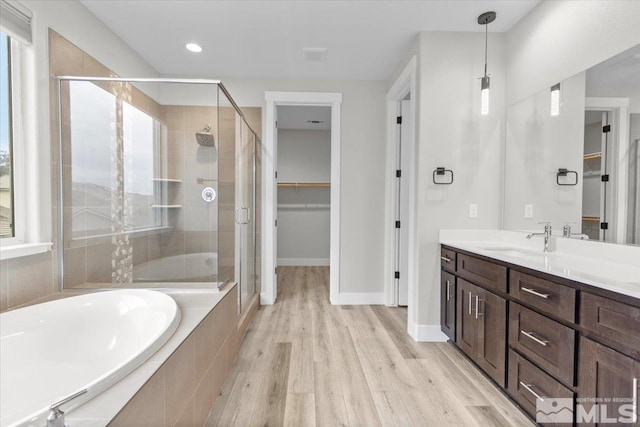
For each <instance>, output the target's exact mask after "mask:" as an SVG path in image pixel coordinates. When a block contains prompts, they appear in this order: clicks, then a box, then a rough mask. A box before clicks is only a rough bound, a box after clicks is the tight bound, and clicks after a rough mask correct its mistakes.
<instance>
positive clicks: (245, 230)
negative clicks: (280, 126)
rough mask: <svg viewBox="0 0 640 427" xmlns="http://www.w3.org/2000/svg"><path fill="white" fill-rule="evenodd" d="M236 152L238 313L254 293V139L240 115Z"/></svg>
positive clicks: (237, 118) (243, 308)
mask: <svg viewBox="0 0 640 427" xmlns="http://www.w3.org/2000/svg"><path fill="white" fill-rule="evenodd" d="M236 120H237V122H236V123H237V125H236V130H237V133H236V144H237V148H238V150H237V153H238V178H239V179H238V184H237V191H238V197H237V199H236V223H237V226H236V227H237V233H236V235H237V237H238V239H239V242H240V244H239V245H238V252H239V253H238V256H239V263H237V265H238V266H239V274H238V275H237V278H238V283H239V285H240V292H239V296H240V311H241V312H243V311H244V310H245V308H246V306H247V304H248V303H249V301H250V300H251V297H252V296H253V294H254V293H255V290H256V283H255V282H256V217H257V215H256V137H255V134H254V133H253V131H252V130H251V128H250V127H249V126H248V125H247V124H246V123H245V122H244V120H243V119H242V117H241V116H239V115H237V116H236Z"/></svg>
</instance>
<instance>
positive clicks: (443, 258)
mask: <svg viewBox="0 0 640 427" xmlns="http://www.w3.org/2000/svg"><path fill="white" fill-rule="evenodd" d="M440 259H441V260H443V261H444V262H451V258H447V257H446V256H441V257H440Z"/></svg>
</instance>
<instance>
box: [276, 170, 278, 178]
mask: <svg viewBox="0 0 640 427" xmlns="http://www.w3.org/2000/svg"><path fill="white" fill-rule="evenodd" d="M276 179H278V171H276Z"/></svg>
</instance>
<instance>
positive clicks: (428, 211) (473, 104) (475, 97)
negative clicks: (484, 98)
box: [409, 32, 506, 330]
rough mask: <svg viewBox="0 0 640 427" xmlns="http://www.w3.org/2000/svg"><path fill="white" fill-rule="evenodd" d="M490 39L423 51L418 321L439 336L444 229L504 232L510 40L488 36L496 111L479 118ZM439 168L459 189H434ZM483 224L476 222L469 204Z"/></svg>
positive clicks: (440, 35)
mask: <svg viewBox="0 0 640 427" xmlns="http://www.w3.org/2000/svg"><path fill="white" fill-rule="evenodd" d="M483 51H484V34H483V33H457V32H427V33H422V34H421V36H420V47H419V78H418V79H419V81H420V83H419V85H420V89H419V100H418V102H419V116H418V117H419V123H418V126H419V140H418V147H417V148H418V153H417V155H418V169H417V171H418V191H417V215H418V265H419V271H418V313H417V318H416V319H409V320H410V321H414V322H415V323H417V324H418V325H425V326H427V327H430V328H432V329H438V330H439V326H438V325H439V324H440V307H439V304H440V303H439V301H440V299H439V298H440V256H439V251H440V247H439V242H438V230H439V229H441V228H469V229H491V228H500V218H501V203H502V177H503V171H502V169H503V152H504V116H505V115H504V111H505V110H504V108H505V103H504V99H505V62H506V58H505V51H506V46H505V36H504V34H489V73H490V74H491V109H490V113H489V115H487V116H481V115H480V81H479V80H478V77H481V76H482V75H483V72H484V70H483V68H484V54H483V53H484V52H483ZM438 166H444V167H446V168H447V169H452V170H453V171H454V173H455V181H454V184H453V185H434V184H432V172H433V170H434V169H435V168H436V167H438ZM470 203H475V204H478V217H477V218H469V215H468V213H469V204H470Z"/></svg>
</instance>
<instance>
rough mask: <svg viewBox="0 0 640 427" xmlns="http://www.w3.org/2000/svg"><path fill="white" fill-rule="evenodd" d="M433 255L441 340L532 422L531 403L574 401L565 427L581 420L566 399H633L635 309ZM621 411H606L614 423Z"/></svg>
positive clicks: (478, 262) (563, 284) (591, 292)
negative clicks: (438, 285)
mask: <svg viewBox="0 0 640 427" xmlns="http://www.w3.org/2000/svg"><path fill="white" fill-rule="evenodd" d="M442 254H443V256H444V254H446V258H447V259H448V260H450V261H448V262H445V261H444V260H443V261H442V264H441V266H442V269H441V297H442V301H441V308H442V314H441V320H442V330H443V332H445V333H446V334H447V336H449V338H450V341H451V342H452V343H453V344H454V345H455V346H457V347H458V348H459V349H460V350H461V351H462V352H463V353H464V354H465V355H466V356H467V357H468V358H469V359H471V360H472V361H473V362H475V364H476V365H477V366H478V367H479V368H480V369H481V370H482V371H484V372H485V373H486V374H487V375H488V376H489V377H490V378H491V379H493V380H494V381H495V383H496V384H497V385H498V386H499V387H500V388H502V389H503V390H505V391H506V392H507V394H508V395H509V396H510V397H511V398H512V399H513V400H514V401H515V402H516V403H517V404H518V406H519V407H520V408H521V409H522V410H523V411H524V412H525V413H527V414H528V415H529V416H530V417H531V418H532V419H535V417H536V402H537V399H538V398H539V397H541V398H543V399H551V398H565V399H574V405H573V407H572V410H573V411H574V422H575V421H576V419H575V416H576V415H575V414H576V413H577V412H578V409H580V410H587V411H589V410H590V406H589V405H588V404H583V403H582V402H579V403H580V405H578V406H579V408H578V407H577V406H576V402H575V398H576V397H579V398H584V399H592V398H602V399H612V398H613V399H615V398H621V399H632V398H633V397H634V396H636V397H637V395H638V393H640V390H639V389H638V387H639V384H638V382H639V381H640V301H639V300H637V299H634V298H626V297H625V299H622V298H621V296H620V295H619V294H616V293H614V292H611V291H607V290H604V289H601V288H596V287H592V286H589V285H585V284H582V283H578V282H573V281H571V280H568V279H563V278H560V277H555V276H552V275H550V274H546V273H544V272H540V271H534V270H530V269H527V268H525V267H521V266H518V265H514V264H509V263H505V262H502V261H498V260H493V259H491V258H488V257H484V256H481V255H476V254H473V253H469V252H467V251H464V250H458V249H455V248H453V247H443V248H442ZM452 260H455V261H456V262H455V268H453V266H452ZM452 289H455V291H454V292H452ZM452 296H453V298H452ZM452 312H455V319H453V318H452ZM629 402H630V401H629ZM629 402H627V403H629ZM623 403H625V402H618V403H616V402H608V403H607V404H606V406H607V408H606V411H608V414H609V415H611V416H613V415H612V413H613V412H615V416H616V417H617V416H618V413H617V411H618V407H619V405H621V404H623ZM548 425H551V424H548ZM557 425H572V423H569V424H557ZM580 425H582V423H581V424H580Z"/></svg>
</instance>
